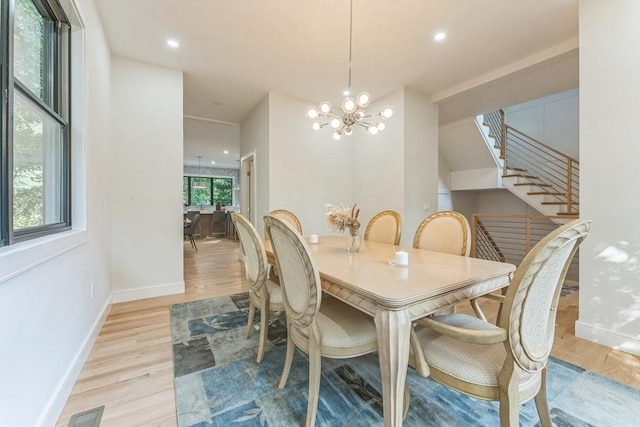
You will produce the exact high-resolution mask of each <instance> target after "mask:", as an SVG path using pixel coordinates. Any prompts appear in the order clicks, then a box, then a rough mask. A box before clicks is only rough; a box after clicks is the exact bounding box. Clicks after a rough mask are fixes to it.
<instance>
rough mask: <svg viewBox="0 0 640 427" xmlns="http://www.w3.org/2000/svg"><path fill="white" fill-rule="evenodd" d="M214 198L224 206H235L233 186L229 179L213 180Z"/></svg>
mask: <svg viewBox="0 0 640 427" xmlns="http://www.w3.org/2000/svg"><path fill="white" fill-rule="evenodd" d="M213 198H214V200H215V201H216V203H218V202H219V203H220V204H221V205H223V206H231V205H232V204H233V185H232V181H231V180H230V179H229V178H213Z"/></svg>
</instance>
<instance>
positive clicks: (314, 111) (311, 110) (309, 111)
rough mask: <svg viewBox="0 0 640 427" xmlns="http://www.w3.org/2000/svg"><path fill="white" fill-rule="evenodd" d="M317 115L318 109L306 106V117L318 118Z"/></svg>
mask: <svg viewBox="0 0 640 427" xmlns="http://www.w3.org/2000/svg"><path fill="white" fill-rule="evenodd" d="M318 116H319V113H318V109H317V108H316V107H309V108H307V118H309V119H316V118H318Z"/></svg>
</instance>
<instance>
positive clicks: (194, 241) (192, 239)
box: [191, 234, 198, 252]
mask: <svg viewBox="0 0 640 427" xmlns="http://www.w3.org/2000/svg"><path fill="white" fill-rule="evenodd" d="M191 241H192V242H193V247H194V248H195V249H196V252H197V251H198V246H196V239H194V238H193V234H192V235H191Z"/></svg>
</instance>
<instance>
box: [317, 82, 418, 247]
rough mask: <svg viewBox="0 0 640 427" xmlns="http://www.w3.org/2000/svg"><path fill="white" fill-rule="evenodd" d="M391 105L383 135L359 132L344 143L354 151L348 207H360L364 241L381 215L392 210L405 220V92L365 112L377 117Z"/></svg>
mask: <svg viewBox="0 0 640 427" xmlns="http://www.w3.org/2000/svg"><path fill="white" fill-rule="evenodd" d="M388 105H390V106H393V109H394V113H393V117H392V118H391V119H389V120H387V121H386V122H385V125H386V129H385V130H384V131H382V132H380V133H378V134H377V135H369V134H368V133H367V132H366V131H365V130H364V129H360V128H356V129H354V131H353V135H351V137H350V138H345V137H343V139H342V140H341V141H345V143H348V144H353V146H354V148H355V157H354V163H353V166H352V171H353V182H354V183H355V187H354V191H355V192H354V194H353V196H352V197H353V198H354V200H353V202H352V203H347V204H353V203H358V206H359V207H360V209H361V210H360V223H361V225H362V228H361V230H360V234H361V235H362V236H363V237H364V232H365V227H366V226H367V223H368V222H369V220H370V219H371V218H372V217H373V216H374V215H376V214H377V213H378V212H380V211H384V210H387V209H391V210H394V211H397V212H398V213H400V215H401V216H403V217H404V215H403V214H404V200H405V195H404V186H405V175H404V170H405V165H404V162H405V133H404V132H405V129H404V121H405V117H404V112H405V106H404V91H403V90H402V89H400V90H397V91H395V92H393V93H391V94H389V95H387V96H385V97H384V98H381V99H379V100H377V101H376V102H374V103H372V104H371V105H370V106H368V107H367V108H366V111H367V112H368V111H371V112H373V113H374V114H375V113H377V112H378V111H381V110H382V109H383V108H384V107H386V106H388ZM329 138H331V136H330V135H329ZM345 203H346V202H345Z"/></svg>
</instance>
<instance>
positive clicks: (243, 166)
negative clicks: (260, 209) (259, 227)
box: [240, 151, 258, 226]
mask: <svg viewBox="0 0 640 427" xmlns="http://www.w3.org/2000/svg"><path fill="white" fill-rule="evenodd" d="M255 160H256V152H255V151H252V152H251V153H249V154H246V155H244V156H243V157H242V158H241V159H240V212H241V213H242V215H244V216H245V217H247V218H249V221H251V223H252V224H253V225H254V226H255V225H256V224H257V219H256V205H257V200H258V199H257V191H256V188H257V183H256V175H257V174H256V162H255Z"/></svg>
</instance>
